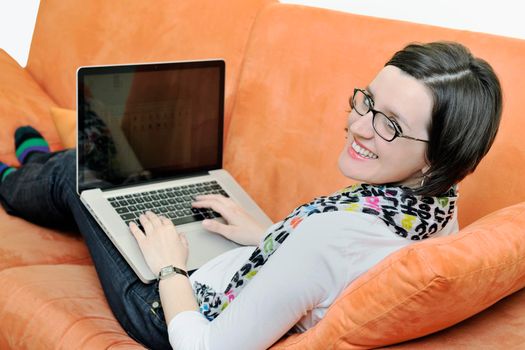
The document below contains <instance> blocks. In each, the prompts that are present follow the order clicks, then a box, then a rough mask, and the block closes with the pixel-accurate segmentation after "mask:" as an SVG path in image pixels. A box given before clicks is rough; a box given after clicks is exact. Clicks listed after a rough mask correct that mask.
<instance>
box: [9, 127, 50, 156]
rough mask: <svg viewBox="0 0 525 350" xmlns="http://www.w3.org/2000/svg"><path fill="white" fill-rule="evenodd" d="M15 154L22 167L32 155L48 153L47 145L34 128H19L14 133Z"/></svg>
mask: <svg viewBox="0 0 525 350" xmlns="http://www.w3.org/2000/svg"><path fill="white" fill-rule="evenodd" d="M15 152H16V158H17V159H18V161H19V162H20V164H22V165H24V164H25V163H27V160H28V159H29V156H31V155H32V154H34V153H49V145H48V143H47V141H46V140H45V139H44V137H43V136H42V135H41V134H40V133H39V132H38V131H36V130H35V129H34V128H32V127H30V126H21V127H19V128H18V129H16V131H15Z"/></svg>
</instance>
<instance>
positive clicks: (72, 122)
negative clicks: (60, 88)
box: [51, 107, 77, 148]
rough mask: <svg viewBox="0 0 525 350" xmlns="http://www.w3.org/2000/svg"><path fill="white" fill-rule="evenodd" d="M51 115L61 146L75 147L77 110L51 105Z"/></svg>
mask: <svg viewBox="0 0 525 350" xmlns="http://www.w3.org/2000/svg"><path fill="white" fill-rule="evenodd" d="M51 117H52V119H53V123H54V124H55V128H56V130H57V133H58V136H59V138H60V143H61V144H62V147H64V148H75V147H76V146H77V112H76V111H74V110H71V109H65V108H58V107H52V108H51Z"/></svg>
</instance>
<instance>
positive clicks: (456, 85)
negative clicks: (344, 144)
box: [385, 42, 502, 196]
mask: <svg viewBox="0 0 525 350" xmlns="http://www.w3.org/2000/svg"><path fill="white" fill-rule="evenodd" d="M388 65H391V66H395V67H398V68H399V69H401V70H402V71H404V72H405V73H407V74H409V75H411V76H412V77H414V78H416V79H417V80H419V81H421V82H423V83H424V84H425V85H426V86H427V87H428V88H429V89H430V91H431V92H432V94H433V99H434V101H433V103H434V104H433V110H432V117H431V122H430V125H429V126H428V127H429V130H428V131H429V144H428V148H427V151H426V158H427V162H428V163H429V165H430V168H429V169H428V171H427V172H426V173H425V174H424V180H423V184H422V186H421V187H419V188H417V189H415V190H414V193H415V194H419V195H431V196H437V195H440V194H443V193H446V192H447V191H448V190H449V189H450V187H451V186H452V185H454V184H456V183H458V182H459V181H461V180H462V179H463V178H464V177H465V176H467V175H468V174H470V173H472V172H473V171H474V170H475V169H476V167H477V165H478V164H479V162H480V161H481V159H482V158H483V157H484V156H485V155H486V154H487V152H488V151H489V149H490V147H491V146H492V143H493V142H494V138H495V137H496V133H497V131H498V127H499V122H500V119H501V110H502V92H501V86H500V83H499V80H498V77H497V76H496V74H495V73H494V70H493V69H492V67H491V66H490V65H489V64H488V63H487V62H486V61H484V60H483V59H480V58H476V57H473V55H472V54H471V53H470V51H469V50H468V49H467V48H466V47H465V46H463V45H461V44H458V43H453V42H433V43H428V44H410V45H408V46H406V47H405V48H404V49H402V50H401V51H398V52H396V53H395V54H394V56H393V57H392V58H391V59H390V60H389V61H388V62H387V63H386V65H385V66H388Z"/></svg>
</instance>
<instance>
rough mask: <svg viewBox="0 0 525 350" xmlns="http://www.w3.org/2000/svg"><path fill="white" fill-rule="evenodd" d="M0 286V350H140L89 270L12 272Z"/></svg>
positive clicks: (0, 274)
mask: <svg viewBox="0 0 525 350" xmlns="http://www.w3.org/2000/svg"><path fill="white" fill-rule="evenodd" d="M0 285H2V288H0V320H2V327H0V349H20V350H25V349H27V350H29V349H115V350H116V349H130V350H132V349H144V347H142V346H141V345H139V344H138V343H136V342H135V341H133V340H132V339H131V338H129V336H128V335H127V334H126V333H125V332H124V330H123V329H122V327H121V326H120V325H119V324H118V322H117V320H115V317H114V316H113V314H112V313H111V310H110V309H109V306H108V305H107V303H106V299H105V298H104V294H103V292H102V288H101V287H100V284H99V282H98V277H97V275H96V273H95V270H94V268H93V266H79V265H56V266H33V267H32V268H12V269H9V270H4V271H2V272H0ZM20 301H24V302H20ZM7 325H9V326H8V327H7Z"/></svg>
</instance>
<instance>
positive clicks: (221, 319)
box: [168, 214, 353, 350]
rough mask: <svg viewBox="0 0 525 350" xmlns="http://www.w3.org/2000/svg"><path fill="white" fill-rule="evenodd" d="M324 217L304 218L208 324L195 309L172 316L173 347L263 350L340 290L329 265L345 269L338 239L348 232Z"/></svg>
mask: <svg viewBox="0 0 525 350" xmlns="http://www.w3.org/2000/svg"><path fill="white" fill-rule="evenodd" d="M329 219H330V218H329V217H327V216H326V215H325V214H317V215H312V216H310V217H308V218H307V219H305V220H304V221H303V222H302V223H301V224H300V225H299V226H298V227H297V228H296V229H295V231H294V232H293V233H292V234H291V235H290V236H289V237H288V238H287V239H286V240H285V241H284V242H283V244H282V245H281V247H280V248H279V249H278V250H277V251H276V252H275V253H274V254H273V255H272V256H271V257H270V258H269V259H268V261H267V262H266V264H265V265H264V266H263V267H262V268H261V269H260V271H259V272H258V273H257V275H256V276H255V277H254V278H253V280H251V281H250V283H248V284H247V285H246V286H245V287H244V289H243V290H242V292H241V293H240V294H239V295H238V296H237V298H236V299H235V300H234V301H233V302H232V303H231V304H230V305H229V306H228V307H227V308H226V309H225V310H224V311H223V312H222V313H221V314H220V315H219V316H218V317H217V318H216V319H215V320H213V321H212V322H209V321H208V320H207V319H206V318H205V317H204V316H203V315H201V314H200V313H199V312H197V311H186V312H182V313H179V314H178V315H177V316H176V317H174V318H173V319H172V320H171V322H170V324H169V327H168V332H169V337H170V343H171V345H172V346H173V348H174V349H177V350H189V349H192V350H193V349H194V350H205V349H206V350H222V349H228V350H230V349H266V348H268V347H270V346H271V345H272V344H273V343H274V342H276V341H277V340H279V339H280V338H281V336H282V335H284V334H285V333H286V332H287V331H288V330H289V329H291V328H292V327H293V326H294V325H295V324H296V323H297V321H299V320H300V319H301V318H302V317H303V316H305V315H306V314H307V312H308V311H309V310H311V309H313V308H314V307H316V306H317V305H319V304H320V303H321V302H322V301H323V300H324V299H325V298H326V296H327V295H328V294H330V292H332V293H333V292H334V290H342V288H344V287H345V286H344V285H342V286H341V285H340V284H341V280H343V281H344V280H347V277H348V276H340V275H339V276H334V272H335V271H336V270H338V269H336V268H334V266H333V265H334V264H336V265H338V266H339V270H340V269H341V266H345V264H344V260H343V259H345V257H344V256H345V255H346V253H347V250H346V249H345V248H344V247H341V245H340V242H341V241H340V239H341V238H340V237H342V236H344V235H348V229H349V228H348V226H347V227H341V225H333V221H329ZM327 221H328V222H331V223H332V225H330V226H327V223H328V222H327ZM345 221H346V222H348V220H345ZM349 221H350V222H352V221H353V220H349ZM338 226H339V227H338ZM343 226H344V225H343ZM327 227H330V230H327ZM338 257H339V258H338ZM346 270H348V269H346Z"/></svg>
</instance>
